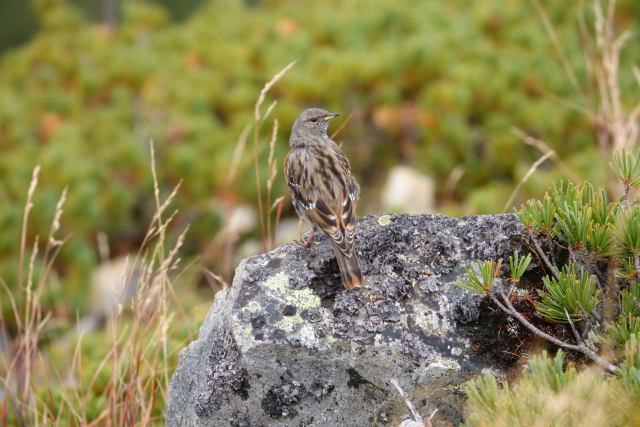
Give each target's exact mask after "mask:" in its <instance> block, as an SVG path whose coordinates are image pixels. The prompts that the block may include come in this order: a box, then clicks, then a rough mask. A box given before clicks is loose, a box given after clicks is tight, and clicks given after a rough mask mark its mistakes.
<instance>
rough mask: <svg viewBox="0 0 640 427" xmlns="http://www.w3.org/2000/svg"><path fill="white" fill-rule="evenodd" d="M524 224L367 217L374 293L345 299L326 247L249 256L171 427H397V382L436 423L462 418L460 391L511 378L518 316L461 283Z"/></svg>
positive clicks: (170, 405) (216, 311) (187, 358)
mask: <svg viewBox="0 0 640 427" xmlns="http://www.w3.org/2000/svg"><path fill="white" fill-rule="evenodd" d="M522 234H523V226H522V224H521V223H520V221H519V220H518V218H517V217H516V216H515V215H487V216H475V217H465V218H448V217H444V216H441V215H416V216H410V215H383V216H368V217H365V218H363V219H361V220H360V221H359V222H358V227H357V238H356V241H357V250H358V253H359V254H360V258H361V260H362V266H363V272H364V273H365V276H366V286H365V287H362V288H356V289H353V290H349V291H348V290H345V289H344V288H343V287H342V285H341V283H340V274H339V271H338V267H337V264H336V261H335V258H334V256H333V252H332V250H331V247H330V245H329V242H328V241H327V239H326V237H324V236H321V237H316V241H315V242H314V244H313V251H311V252H310V251H309V250H307V249H306V248H304V247H302V246H300V245H298V244H295V243H291V244H287V245H284V246H281V247H280V248H278V249H275V250H273V251H271V252H269V253H265V254H262V255H258V256H254V257H251V258H248V259H245V260H244V261H242V262H241V263H240V265H239V266H238V268H237V270H236V275H235V278H234V280H233V286H232V287H231V288H230V289H226V290H224V291H221V292H219V293H218V294H217V295H216V298H215V301H214V303H213V306H212V307H211V310H210V312H209V314H208V315H207V318H206V320H205V321H204V324H203V325H202V327H201V329H200V338H199V339H198V340H197V341H195V342H192V343H191V344H190V345H189V346H188V347H186V348H185V349H183V350H182V352H181V354H180V362H179V364H178V368H177V370H176V372H175V374H174V375H173V378H172V381H171V386H170V389H169V395H168V399H167V406H166V421H167V424H168V425H169V426H268V425H275V426H312V425H314V426H362V425H398V424H399V423H400V422H402V421H403V420H405V419H407V418H409V416H410V412H409V410H408V409H407V407H406V405H405V403H404V400H403V399H402V398H401V396H400V395H399V393H398V392H397V390H396V389H395V388H394V386H393V385H392V384H391V382H390V380H391V379H396V380H397V381H398V383H399V385H400V386H401V387H402V389H403V390H404V391H405V392H407V394H408V397H409V399H410V400H411V401H412V402H413V403H414V404H415V406H416V408H417V410H418V411H419V412H420V413H421V414H422V415H424V416H428V415H429V414H430V413H431V412H432V411H433V410H434V409H436V408H437V409H438V410H439V412H438V413H437V414H436V416H435V418H434V424H435V425H446V424H447V423H453V424H456V425H457V424H458V423H459V422H461V421H462V406H463V403H464V395H463V393H462V390H461V385H462V383H463V382H464V381H466V380H468V379H469V378H470V377H472V376H473V375H476V374H478V373H480V372H481V371H482V370H483V369H489V370H491V371H492V372H494V373H496V374H499V375H500V374H505V372H506V370H507V369H508V368H509V366H510V364H512V362H513V358H510V357H511V356H509V354H508V352H506V351H505V350H511V349H513V348H512V347H511V348H510V347H509V346H511V345H512V344H513V343H510V342H508V340H505V339H499V338H498V329H499V328H500V325H499V324H500V323H501V322H504V321H505V318H504V317H503V316H502V315H501V314H500V313H499V312H496V311H495V310H492V309H491V307H490V305H489V304H486V303H485V302H483V301H482V300H481V298H480V297H478V296H475V295H472V294H470V293H468V292H466V291H464V290H462V289H461V288H459V287H457V286H456V285H455V281H456V280H458V279H459V278H460V277H461V276H462V275H463V274H464V270H463V266H467V265H471V263H472V262H473V261H474V260H475V259H492V260H498V259H503V260H506V259H507V258H508V256H509V255H510V254H511V253H512V252H513V250H514V249H516V248H518V247H519V246H520V244H521V243H520V239H521V235H522Z"/></svg>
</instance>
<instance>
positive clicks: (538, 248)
mask: <svg viewBox="0 0 640 427" xmlns="http://www.w3.org/2000/svg"><path fill="white" fill-rule="evenodd" d="M527 233H528V234H529V238H530V239H531V242H532V243H533V246H534V247H535V248H536V251H537V252H538V255H539V256H540V258H542V260H543V261H544V263H545V264H546V266H547V267H548V268H549V270H550V271H551V274H553V276H554V277H555V278H556V280H558V281H560V276H559V275H558V269H557V268H556V267H555V266H554V265H553V264H551V261H549V258H547V254H545V253H544V251H543V250H542V247H541V246H540V243H538V240H537V239H536V237H535V235H534V234H533V231H531V229H530V228H527Z"/></svg>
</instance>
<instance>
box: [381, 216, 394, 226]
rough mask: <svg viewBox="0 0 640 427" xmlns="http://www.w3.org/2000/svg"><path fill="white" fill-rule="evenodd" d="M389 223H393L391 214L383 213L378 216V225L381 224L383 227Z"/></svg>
mask: <svg viewBox="0 0 640 427" xmlns="http://www.w3.org/2000/svg"><path fill="white" fill-rule="evenodd" d="M389 224H391V216H390V215H382V216H381V217H380V218H378V225H380V226H382V227H386V226H387V225H389Z"/></svg>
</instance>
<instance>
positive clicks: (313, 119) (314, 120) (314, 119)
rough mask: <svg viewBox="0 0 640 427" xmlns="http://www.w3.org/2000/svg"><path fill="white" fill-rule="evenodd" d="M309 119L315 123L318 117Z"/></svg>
mask: <svg viewBox="0 0 640 427" xmlns="http://www.w3.org/2000/svg"><path fill="white" fill-rule="evenodd" d="M309 121H310V122H314V123H315V122H317V121H318V118H317V117H314V118H312V119H309Z"/></svg>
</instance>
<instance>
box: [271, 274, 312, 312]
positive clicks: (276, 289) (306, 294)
mask: <svg viewBox="0 0 640 427" xmlns="http://www.w3.org/2000/svg"><path fill="white" fill-rule="evenodd" d="M264 285H265V286H266V287H267V288H268V289H269V291H268V293H269V294H271V296H273V297H276V298H278V299H281V300H284V301H286V302H287V303H289V304H291V305H294V306H296V307H298V308H299V309H309V308H313V307H318V306H319V305H320V297H318V296H317V295H316V294H314V293H313V291H312V290H311V289H309V288H305V289H293V288H292V287H290V286H289V278H288V277H287V275H286V274H284V272H282V271H281V272H279V273H278V274H276V275H274V276H271V277H270V278H269V279H268V280H267V281H266V282H265V283H264Z"/></svg>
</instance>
